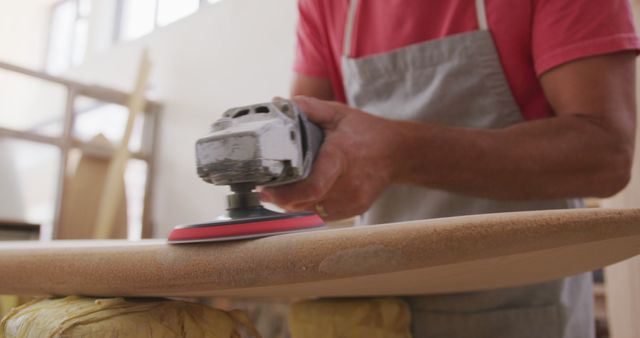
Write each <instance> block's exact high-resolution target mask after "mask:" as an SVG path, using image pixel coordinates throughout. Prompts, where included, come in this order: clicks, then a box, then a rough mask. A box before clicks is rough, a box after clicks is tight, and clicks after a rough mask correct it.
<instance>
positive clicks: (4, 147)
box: [0, 0, 640, 338]
mask: <svg viewBox="0 0 640 338" xmlns="http://www.w3.org/2000/svg"><path fill="white" fill-rule="evenodd" d="M633 4H634V7H635V9H636V11H637V10H638V9H640V1H638V0H634V1H633ZM636 14H637V13H636ZM296 21H297V9H296V1H295V0H277V1H276V0H272V1H264V0H23V1H0V187H1V188H0V225H3V227H0V239H12V238H13V239H15V238H38V236H39V238H40V239H41V240H50V239H69V238H94V237H95V233H96V232H95V229H93V226H94V224H95V223H96V222H97V221H96V219H97V217H98V214H99V213H100V210H99V209H100V204H101V203H104V202H103V201H102V199H103V186H104V182H105V181H107V180H108V179H110V178H109V165H110V160H111V158H112V156H113V154H114V153H116V151H115V150H116V149H117V148H118V146H119V145H120V143H121V142H122V138H123V135H125V134H126V133H125V131H126V126H127V121H128V117H129V112H130V106H131V93H132V92H133V89H134V84H135V82H136V77H137V74H138V68H139V64H140V58H141V56H142V55H143V54H144V53H143V51H144V50H147V51H148V55H149V58H150V60H151V64H152V69H151V72H150V78H149V81H148V84H147V85H146V89H147V90H146V97H147V101H146V104H145V105H144V109H143V110H144V111H143V113H141V114H139V115H138V116H137V117H136V118H135V121H133V123H132V124H131V128H132V129H131V138H130V140H129V142H128V145H127V146H126V147H127V148H128V152H129V153H128V155H127V161H126V165H125V167H124V172H123V174H122V175H120V177H117V180H120V181H122V182H124V184H123V187H124V189H123V190H122V191H121V192H118V193H117V196H116V198H115V203H116V206H117V213H116V215H115V216H114V218H113V219H112V223H113V224H114V227H113V229H112V230H111V232H110V234H109V235H108V236H107V237H109V238H125V237H126V238H129V239H132V240H136V239H140V238H149V237H156V238H164V237H166V236H167V234H168V233H169V231H170V230H171V228H172V227H173V226H175V225H177V224H183V223H194V222H198V221H204V220H207V219H211V218H212V217H214V216H215V215H218V214H221V213H222V212H223V211H224V208H225V197H224V196H225V195H226V194H227V193H228V190H227V189H228V188H227V187H217V186H213V185H210V184H205V183H203V182H202V180H200V178H198V177H197V175H196V171H195V158H194V151H193V149H194V143H195V140H196V139H197V138H198V137H200V136H202V135H203V134H205V133H206V132H207V130H208V129H209V125H210V124H211V123H212V122H213V121H215V120H216V119H217V118H218V117H219V116H220V115H221V114H222V113H223V112H224V111H225V110H226V109H227V108H229V107H234V106H240V105H245V104H249V103H256V102H261V101H268V100H270V99H271V98H272V97H273V96H275V95H280V96H284V97H286V96H288V92H289V84H290V81H291V79H292V71H291V65H292V62H293V57H294V49H295V26H296ZM637 148H640V147H637ZM639 157H640V155H639V154H638V150H636V162H638V161H637V160H638V158H639ZM637 168H638V166H636V169H635V173H636V175H635V177H634V178H633V182H632V183H631V185H630V186H629V187H628V188H627V190H625V191H624V192H622V193H621V194H619V195H618V196H615V197H613V198H611V199H607V200H595V199H593V200H590V201H589V203H590V206H592V207H597V206H612V207H616V206H620V207H624V206H628V207H632V206H634V204H635V207H637V201H635V202H633V197H632V196H633V194H632V193H631V192H632V191H636V193H635V194H636V195H635V196H636V197H637V196H638V195H637V191H639V190H640V182H639V180H640V179H639V178H638V175H637V172H638V169H637ZM2 229H4V230H2ZM2 231H4V232H2ZM38 232H39V235H38ZM1 236H4V237H1ZM21 236H22V237H21ZM634 264H635V266H634ZM611 271H613V272H611V273H613V274H614V277H611V279H609V274H610V272H607V273H604V274H603V273H602V272H600V273H599V274H598V277H597V280H598V281H599V282H600V284H598V285H597V287H596V294H595V295H594V296H595V297H596V299H597V300H598V302H597V306H598V309H597V314H598V320H599V328H600V330H601V332H600V335H599V336H600V337H606V336H608V333H607V332H608V331H607V325H608V324H607V314H608V313H609V317H611V315H610V314H611V313H612V311H614V312H615V313H616V315H615V316H613V317H614V318H615V320H616V321H621V323H622V324H619V325H617V327H619V328H620V329H618V330H620V331H618V332H617V333H616V335H615V337H618V338H623V337H640V329H638V330H636V331H628V332H627V331H622V330H627V328H628V330H635V329H634V328H637V327H639V326H638V325H628V324H629V323H631V322H632V321H633V320H634V319H633V316H636V320H637V316H638V315H640V309H639V308H637V307H638V306H640V305H639V304H632V302H631V301H627V300H628V299H629V298H633V297H629V296H628V295H629V293H628V292H629V291H628V290H631V291H632V292H636V299H637V298H638V297H640V295H639V294H640V289H639V287H638V285H640V262H638V259H636V261H635V262H625V263H621V264H619V265H618V266H616V267H614V268H613V269H612V270H611ZM603 275H604V276H606V279H607V281H612V282H611V283H609V284H608V285H607V286H605V285H604V284H603V281H604V280H605V277H604V276H603ZM615 276H617V277H615ZM616 278H617V279H616ZM618 290H625V291H624V292H617V291H618ZM634 290H635V291H634ZM616 292H617V293H616ZM607 295H609V296H610V297H609V298H610V299H609V300H608V301H609V302H613V305H611V304H610V305H609V311H608V312H607V308H606V306H605V304H606V302H607ZM611 298H614V300H611ZM265 320H268V319H265ZM625 321H626V322H625ZM609 324H611V323H609ZM277 329H278V328H274V330H277ZM634 334H635V335H634Z"/></svg>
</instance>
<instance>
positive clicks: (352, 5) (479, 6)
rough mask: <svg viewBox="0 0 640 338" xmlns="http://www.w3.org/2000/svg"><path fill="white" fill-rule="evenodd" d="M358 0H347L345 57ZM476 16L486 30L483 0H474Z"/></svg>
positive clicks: (479, 25) (349, 43) (348, 54)
mask: <svg viewBox="0 0 640 338" xmlns="http://www.w3.org/2000/svg"><path fill="white" fill-rule="evenodd" d="M358 3H359V1H358V0H351V1H349V13H348V15H347V23H346V26H345V30H344V39H343V41H344V45H343V46H342V55H343V56H345V57H350V56H351V44H352V42H351V41H352V38H353V26H354V25H355V20H356V12H357V11H358ZM476 16H477V17H478V27H479V28H480V30H483V31H485V30H487V29H488V28H489V25H488V23H487V21H488V20H487V9H486V7H485V3H484V0H476Z"/></svg>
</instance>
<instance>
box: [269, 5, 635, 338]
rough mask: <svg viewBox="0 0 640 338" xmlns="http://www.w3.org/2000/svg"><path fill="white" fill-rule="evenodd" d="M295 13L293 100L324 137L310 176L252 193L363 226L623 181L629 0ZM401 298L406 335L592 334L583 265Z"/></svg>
mask: <svg viewBox="0 0 640 338" xmlns="http://www.w3.org/2000/svg"><path fill="white" fill-rule="evenodd" d="M299 8H300V22H299V27H298V52H297V58H296V64H295V70H296V77H295V80H294V83H293V89H292V95H306V96H308V97H298V98H297V99H296V102H297V103H298V105H299V106H300V107H301V108H302V109H303V110H304V111H305V112H307V114H308V115H309V117H310V119H311V120H313V121H314V122H316V123H318V124H320V125H321V126H322V127H323V128H324V129H325V134H326V139H325V143H324V144H323V146H322V149H321V151H320V153H319V155H318V158H317V162H316V165H315V167H314V169H313V172H312V174H311V176H310V177H309V178H308V179H307V180H305V181H303V182H300V183H296V184H293V185H290V186H284V187H278V188H270V189H265V190H264V191H263V196H264V197H263V198H264V199H265V200H267V201H271V202H274V203H276V204H278V205H280V206H281V207H283V208H285V209H287V210H314V211H316V212H318V213H320V214H322V215H323V216H324V218H325V219H327V220H332V219H340V218H345V217H351V216H354V215H360V214H362V215H361V217H360V223H361V224H364V225H366V224H379V223H386V222H397V221H406V220H413V219H425V218H433V217H446V216H454V215H464V214H477V213H489V212H508V211H519V210H543V209H558V208H572V207H579V206H580V204H581V201H580V199H579V197H584V196H599V197H605V196H610V195H612V194H614V193H616V192H617V191H619V190H620V189H622V188H623V187H624V186H625V185H626V184H627V182H628V180H629V177H630V165H631V161H632V151H633V145H634V139H633V138H634V130H635V97H634V93H635V89H634V75H635V55H636V52H637V50H638V48H639V47H640V43H639V41H638V38H637V37H636V35H635V33H634V27H633V24H632V15H631V11H630V8H629V4H628V2H627V0H607V1H587V0H527V1H525V0H517V1H513V0H476V1H473V0H454V1H437V0H384V1H373V0H371V1H357V0H351V1H347V0H326V1H321V0H301V1H300V3H299ZM311 97H315V98H311ZM320 99H322V100H320ZM323 100H327V101H323ZM334 100H335V101H340V102H344V103H346V104H342V103H338V102H330V101H334ZM347 104H348V105H347ZM408 301H409V304H410V306H411V309H412V313H413V333H414V336H415V337H457V338H460V337H493V338H495V337H509V338H510V337H513V338H516V337H517V338H528V337H531V338H534V337H535V338H539V337H553V338H555V337H575V338H585V337H592V336H593V335H594V333H593V320H592V310H591V308H592V303H591V285H590V274H583V275H579V276H573V277H570V278H566V279H562V280H557V281H551V282H547V283H542V284H538V285H532V286H526V287H521V288H511V289H503V290H492V291H486V292H471V293H463V294H455V295H439V296H421V297H411V298H409V299H408Z"/></svg>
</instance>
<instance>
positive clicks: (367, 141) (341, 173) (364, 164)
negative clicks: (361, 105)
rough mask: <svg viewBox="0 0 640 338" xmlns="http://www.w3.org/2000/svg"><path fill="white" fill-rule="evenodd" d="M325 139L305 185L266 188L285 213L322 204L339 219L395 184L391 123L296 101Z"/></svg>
mask: <svg viewBox="0 0 640 338" xmlns="http://www.w3.org/2000/svg"><path fill="white" fill-rule="evenodd" d="M293 100H294V101H295V103H296V104H297V105H298V107H299V108H300V109H302V110H303V111H304V112H305V113H306V114H307V116H308V118H309V120H311V121H312V122H314V123H316V124H317V125H319V126H320V127H321V128H322V129H324V133H325V139H324V143H323V144H322V147H321V148H320V152H319V153H318V156H317V158H316V162H315V164H314V166H313V170H312V172H311V174H310V175H309V177H308V178H307V179H305V180H304V181H301V182H297V183H293V184H289V185H285V186H280V187H271V188H264V189H263V190H262V198H263V200H264V201H267V202H271V203H274V204H276V205H278V206H280V207H282V208H284V209H285V210H287V211H302V210H308V211H315V207H316V205H318V204H320V205H322V207H323V208H324V209H325V211H326V212H327V214H328V217H324V218H325V219H326V220H336V219H342V218H347V217H351V216H355V215H358V214H361V213H363V212H364V211H366V210H367V209H368V208H369V206H370V205H371V203H373V201H374V200H375V199H376V198H377V197H378V195H379V194H380V193H381V192H382V190H383V189H384V188H385V187H386V186H387V185H389V183H390V182H391V181H392V180H393V175H394V172H393V171H394V154H395V153H396V150H397V149H396V146H395V144H394V140H397V135H394V131H393V123H392V122H391V121H389V120H386V119H383V118H380V117H376V116H373V115H370V114H367V113H365V112H362V111H359V110H357V109H354V108H350V107H348V106H346V105H343V104H340V103H336V102H328V101H321V100H319V99H315V98H311V97H304V96H298V97H295V98H294V99H293Z"/></svg>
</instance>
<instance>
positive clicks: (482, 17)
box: [476, 0, 489, 31]
mask: <svg viewBox="0 0 640 338" xmlns="http://www.w3.org/2000/svg"><path fill="white" fill-rule="evenodd" d="M476 16H477V17H478V27H479V28H480V30H481V31H486V30H487V29H488V28H489V25H488V24H487V9H486V7H485V4H484V0H476Z"/></svg>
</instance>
